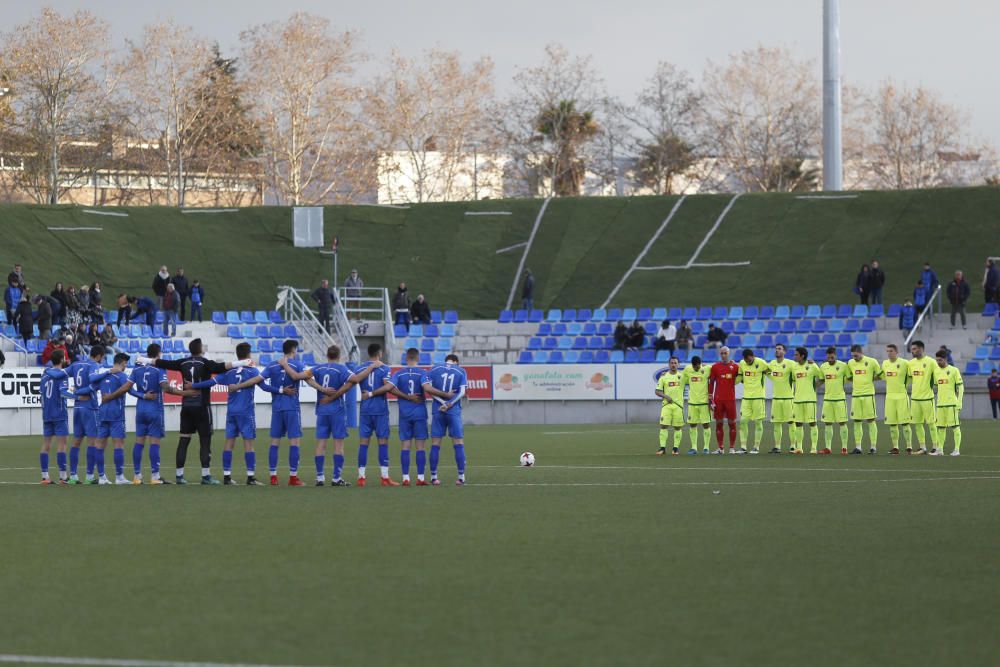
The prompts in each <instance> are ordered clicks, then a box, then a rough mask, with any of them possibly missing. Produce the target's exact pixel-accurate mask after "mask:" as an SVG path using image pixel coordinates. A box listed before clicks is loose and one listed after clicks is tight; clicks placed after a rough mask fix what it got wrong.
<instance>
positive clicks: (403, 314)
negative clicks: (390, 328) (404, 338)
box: [392, 283, 410, 332]
mask: <svg viewBox="0 0 1000 667" xmlns="http://www.w3.org/2000/svg"><path fill="white" fill-rule="evenodd" d="M392 308H393V310H394V311H395V312H396V324H402V325H403V326H405V327H406V331H407V332H409V331H410V295H409V293H408V292H407V290H406V283H399V288H398V289H397V290H396V296H394V297H393V298H392Z"/></svg>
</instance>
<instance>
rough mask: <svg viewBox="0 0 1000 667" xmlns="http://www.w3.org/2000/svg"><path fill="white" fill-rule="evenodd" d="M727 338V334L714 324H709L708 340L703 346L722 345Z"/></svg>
mask: <svg viewBox="0 0 1000 667" xmlns="http://www.w3.org/2000/svg"><path fill="white" fill-rule="evenodd" d="M727 338H729V334H727V333H726V332H725V331H723V330H722V329H721V328H719V327H717V326H715V325H714V324H709V325H708V341H707V342H706V343H705V347H722V346H723V345H725V344H726V339H727Z"/></svg>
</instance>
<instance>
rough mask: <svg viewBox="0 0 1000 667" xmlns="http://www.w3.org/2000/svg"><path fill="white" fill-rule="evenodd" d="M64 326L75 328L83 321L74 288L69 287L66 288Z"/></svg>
mask: <svg viewBox="0 0 1000 667" xmlns="http://www.w3.org/2000/svg"><path fill="white" fill-rule="evenodd" d="M64 319H65V322H66V326H68V327H73V328H74V329H75V328H76V325H78V324H79V323H80V322H82V321H83V313H82V311H81V308H80V299H79V298H77V294H76V287H74V286H73V285H70V286H69V287H68V288H66V316H65V318H64Z"/></svg>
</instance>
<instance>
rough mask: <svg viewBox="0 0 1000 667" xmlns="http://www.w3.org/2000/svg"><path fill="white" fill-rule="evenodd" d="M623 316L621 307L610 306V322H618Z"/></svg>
mask: <svg viewBox="0 0 1000 667" xmlns="http://www.w3.org/2000/svg"><path fill="white" fill-rule="evenodd" d="M621 318H622V309H621V308H608V319H607V321H608V322H617V321H618V320H620V319H621Z"/></svg>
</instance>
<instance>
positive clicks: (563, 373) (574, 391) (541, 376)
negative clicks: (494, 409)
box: [493, 364, 615, 401]
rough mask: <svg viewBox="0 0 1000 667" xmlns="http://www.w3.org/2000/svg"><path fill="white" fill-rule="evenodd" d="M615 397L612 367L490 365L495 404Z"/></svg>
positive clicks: (586, 365) (610, 398) (590, 399)
mask: <svg viewBox="0 0 1000 667" xmlns="http://www.w3.org/2000/svg"><path fill="white" fill-rule="evenodd" d="M614 398H615V367H614V366H613V365H611V364H556V365H548V364H531V365H527V364H519V365H513V364H507V365H503V364H498V365H495V366H493V400H495V401H539V400H549V401H610V400H614Z"/></svg>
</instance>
